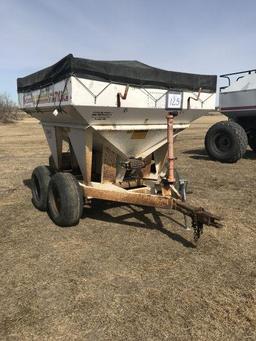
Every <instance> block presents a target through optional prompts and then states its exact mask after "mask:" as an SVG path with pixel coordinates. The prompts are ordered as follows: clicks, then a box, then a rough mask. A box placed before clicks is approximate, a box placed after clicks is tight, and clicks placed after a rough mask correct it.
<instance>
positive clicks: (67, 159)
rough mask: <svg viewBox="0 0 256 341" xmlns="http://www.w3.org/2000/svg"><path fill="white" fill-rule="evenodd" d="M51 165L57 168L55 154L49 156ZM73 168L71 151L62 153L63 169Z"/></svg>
mask: <svg viewBox="0 0 256 341" xmlns="http://www.w3.org/2000/svg"><path fill="white" fill-rule="evenodd" d="M49 166H50V167H51V169H54V170H57V167H56V166H55V162H54V159H53V156H52V155H50V156H49ZM71 168H72V165H71V154H70V152H64V153H62V167H61V169H62V170H69V169H71Z"/></svg>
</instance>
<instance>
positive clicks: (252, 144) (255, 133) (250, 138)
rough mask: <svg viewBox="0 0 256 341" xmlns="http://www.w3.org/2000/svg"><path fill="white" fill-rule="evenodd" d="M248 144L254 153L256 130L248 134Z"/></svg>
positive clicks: (255, 149) (255, 148)
mask: <svg viewBox="0 0 256 341" xmlns="http://www.w3.org/2000/svg"><path fill="white" fill-rule="evenodd" d="M248 144H249V147H250V148H251V150H253V151H254V152H256V130H254V131H252V132H250V133H249V134H248Z"/></svg>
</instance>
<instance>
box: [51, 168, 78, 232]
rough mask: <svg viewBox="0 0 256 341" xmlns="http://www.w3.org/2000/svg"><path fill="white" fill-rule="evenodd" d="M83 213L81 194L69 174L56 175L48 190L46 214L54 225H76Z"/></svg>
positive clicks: (74, 180) (76, 183) (73, 178)
mask: <svg viewBox="0 0 256 341" xmlns="http://www.w3.org/2000/svg"><path fill="white" fill-rule="evenodd" d="M82 212H83V192H82V189H81V187H80V186H79V184H78V181H77V180H76V178H75V177H74V176H73V175H72V174H70V173H56V174H55V175H53V177H52V178H51V181H50V183H49V190H48V214H49V216H50V218H51V219H52V220H53V222H54V223H55V224H56V225H59V226H63V227H67V226H73V225H77V224H78V223H79V220H80V218H81V216H82Z"/></svg>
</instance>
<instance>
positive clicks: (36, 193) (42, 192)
mask: <svg viewBox="0 0 256 341" xmlns="http://www.w3.org/2000/svg"><path fill="white" fill-rule="evenodd" d="M50 180H51V171H50V167H48V166H38V167H36V168H35V169H34V170H33V173H32V177H31V186H32V188H31V189H32V202H33V204H34V206H35V207H36V208H37V209H39V210H40V211H46V210H47V197H48V187H49V183H50Z"/></svg>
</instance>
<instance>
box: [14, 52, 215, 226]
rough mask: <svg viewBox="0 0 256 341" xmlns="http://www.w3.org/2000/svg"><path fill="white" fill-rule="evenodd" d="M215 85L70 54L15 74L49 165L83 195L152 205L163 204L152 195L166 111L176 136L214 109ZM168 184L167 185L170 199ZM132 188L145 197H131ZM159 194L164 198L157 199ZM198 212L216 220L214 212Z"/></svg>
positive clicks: (162, 154) (161, 169) (160, 171)
mask: <svg viewBox="0 0 256 341" xmlns="http://www.w3.org/2000/svg"><path fill="white" fill-rule="evenodd" d="M215 93H216V76H208V75H195V74H186V73H178V72H172V71H165V70H161V69H157V68H153V67H150V66H148V65H145V64H143V63H140V62H137V61H109V62H107V61H92V60H88V59H81V58H75V57H73V56H72V55H68V56H67V57H65V58H64V59H62V60H61V61H59V62H58V63H56V64H55V65H53V66H51V67H48V68H46V69H43V70H41V71H38V72H37V73H34V74H32V75H29V76H27V77H24V78H19V79H18V95H19V104H20V107H21V108H22V109H23V110H24V111H26V112H27V113H29V114H30V115H32V116H33V117H36V118H37V119H39V120H40V122H41V124H42V126H43V129H44V132H45V135H46V138H47V141H48V144H49V147H50V150H51V154H52V158H51V168H52V169H51V170H50V172H51V173H52V172H59V173H60V172H62V173H66V174H67V173H68V174H73V175H74V174H75V176H76V179H78V180H79V184H80V187H83V196H84V198H85V200H86V201H88V200H89V199H91V198H101V199H105V200H116V201H121V202H130V203H131V202H134V203H141V204H145V202H147V200H149V201H148V205H150V206H151V205H153V206H159V205H160V206H166V205H167V202H166V200H167V199H166V198H167V197H166V195H164V198H165V199H163V196H162V195H161V196H159V195H156V194H159V188H160V192H161V193H162V194H163V191H162V190H161V186H162V185H161V184H162V179H163V178H164V177H165V174H166V162H165V160H166V159H167V147H168V144H167V125H166V115H167V113H168V112H169V111H171V112H174V111H175V112H178V115H177V116H176V117H175V119H174V124H173V126H172V128H173V134H174V136H175V135H177V134H178V133H179V132H181V131H182V130H183V129H185V128H187V127H189V125H190V123H191V122H192V121H193V120H195V119H197V118H198V117H200V116H202V115H205V114H207V113H208V112H209V111H213V110H214V109H215ZM63 141H66V142H68V143H69V147H70V149H69V152H68V153H63ZM170 143H172V141H171V142H169V144H170ZM53 168H54V170H53ZM79 174H81V176H82V177H79ZM62 175H63V174H62ZM34 176H35V177H36V175H34ZM49 176H50V177H51V175H49ZM55 176H56V174H55ZM59 176H61V175H59ZM34 180H35V179H34ZM35 181H36V180H35ZM35 181H34V182H35ZM172 185H173V184H170V186H169V190H168V191H167V192H168V200H171V201H172V200H174V196H173V195H172V196H171V187H172ZM39 187H40V184H39ZM165 187H166V186H165ZM167 187H168V186H167ZM128 191H129V195H128ZM111 192H112V193H114V194H115V195H114V196H113V195H110V194H111ZM176 192H177V191H176ZM165 193H166V192H165ZM37 194H38V193H37ZM53 194H54V193H53ZM136 194H137V195H139V194H140V195H142V194H143V195H144V196H147V197H143V196H141V198H140V200H139V197H138V196H137V197H136V199H133V198H134V196H136ZM56 195H57V194H56V193H55V196H56ZM132 196H133V198H132ZM176 196H179V193H178V192H177V193H176ZM52 197H54V195H52ZM128 197H129V198H128ZM159 198H161V199H160V200H164V202H165V204H163V202H161V204H159V205H157V203H156V200H158V199H159ZM170 198H171V199H170ZM49 200H50V199H49V198H48V201H49ZM150 200H152V202H151V201H150ZM34 201H36V198H34ZM38 205H39V206H40V204H38ZM49 205H51V200H50V203H49V202H48V206H49ZM168 205H170V202H169V201H168ZM168 205H167V206H168ZM183 205H184V204H183ZM171 206H173V205H171ZM43 207H44V208H45V207H46V204H44V205H43ZM59 211H60V210H59ZM55 213H56V214H55ZM55 213H54V212H52V213H51V217H52V219H53V220H54V221H55V222H56V223H57V224H59V225H63V224H64V225H65V222H63V221H62V220H61V219H60V220H58V219H57V218H55V215H58V214H60V212H58V209H57V210H56V212H55ZM183 213H185V212H183ZM188 215H189V214H188ZM190 216H191V214H190ZM192 218H193V217H192ZM202 219H204V221H203V222H204V223H209V224H211V223H212V224H213V225H214V224H215V219H214V218H211V219H208V220H207V219H206V218H205V217H204V218H202ZM78 220H79V219H78ZM194 220H195V219H194ZM67 224H71V225H72V223H68V222H67ZM216 224H217V223H216ZM194 225H195V226H197V227H198V226H199V225H200V224H199V225H198V224H196V223H194Z"/></svg>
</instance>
